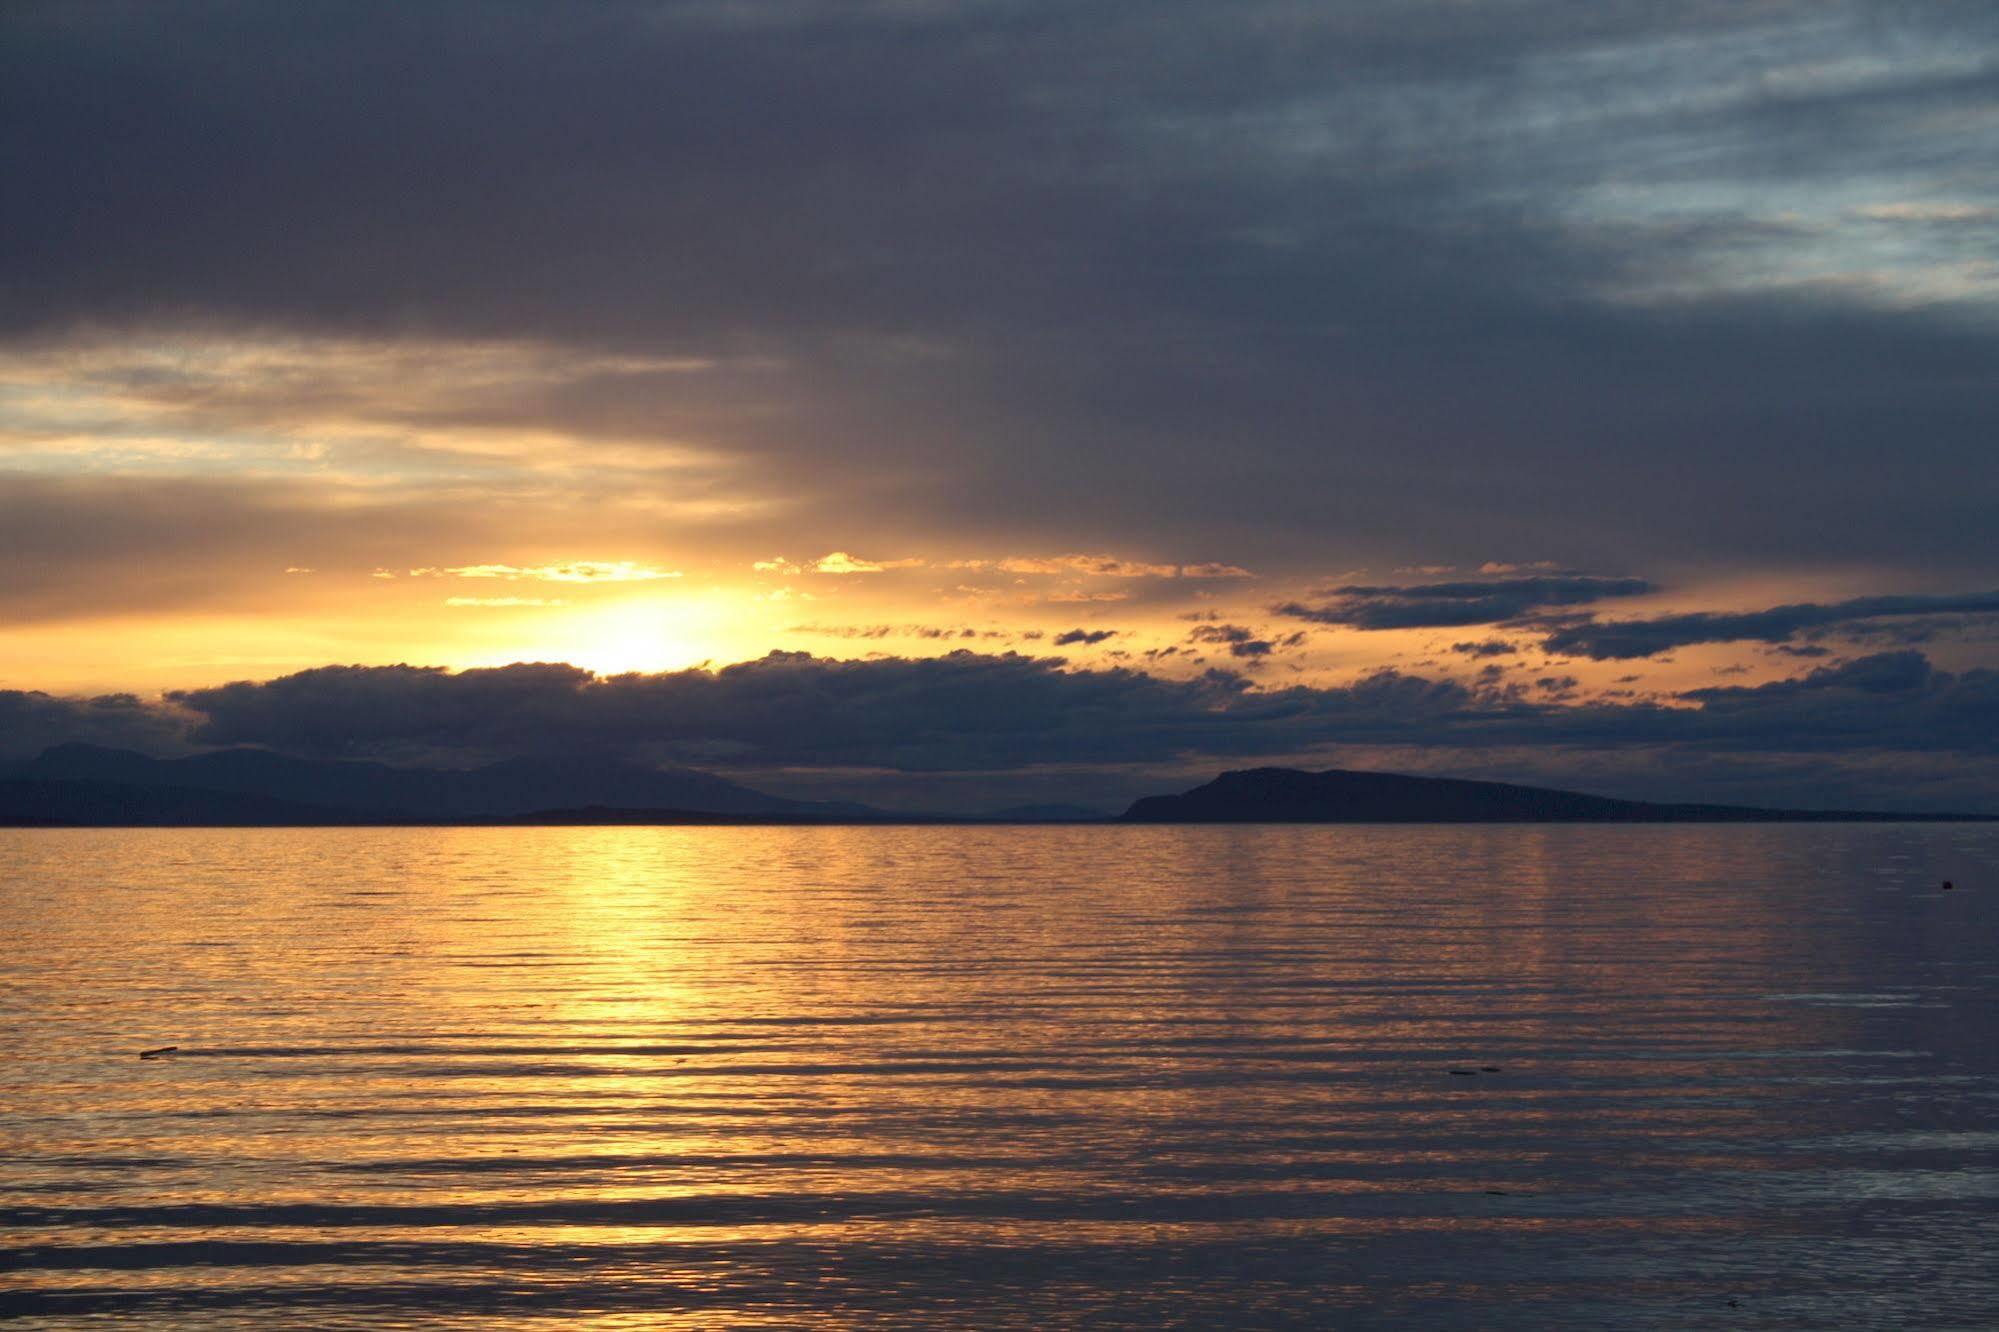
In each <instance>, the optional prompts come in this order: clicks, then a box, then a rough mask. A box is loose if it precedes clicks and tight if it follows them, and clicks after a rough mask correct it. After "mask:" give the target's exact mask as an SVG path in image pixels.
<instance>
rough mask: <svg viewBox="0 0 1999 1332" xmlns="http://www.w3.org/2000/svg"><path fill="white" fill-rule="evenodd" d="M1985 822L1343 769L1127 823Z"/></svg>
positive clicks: (1260, 775) (1287, 778)
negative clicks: (1683, 800) (1628, 796)
mask: <svg viewBox="0 0 1999 1332" xmlns="http://www.w3.org/2000/svg"><path fill="white" fill-rule="evenodd" d="M1994 817H1995V816H1993V815H1989V814H1891V813H1881V812H1877V811H1863V810H1799V809H1760V808H1756V807H1752V806H1745V805H1704V804H1654V803H1652V802H1650V801H1644V800H1614V799H1611V798H1610V797H1608V796H1593V795H1583V794H1581V793H1579V792H1575V791H1558V790H1553V789H1550V788H1547V787H1540V786H1514V785H1510V784H1508V783H1504V782H1470V781H1461V780H1458V779H1456V778H1448V777H1407V776H1403V775H1400V774H1397V773H1389V772H1352V771H1348V770H1345V769H1341V768H1333V769H1329V770H1328V771H1325V772H1301V771H1298V770H1297V769H1295V768H1251V769H1247V770H1244V771H1240V772H1225V773H1223V774H1222V775H1221V776H1219V777H1217V778H1215V780H1213V781H1212V782H1209V783H1208V784H1207V785H1205V786H1197V787H1195V788H1194V789H1193V790H1191V791H1186V792H1182V793H1181V794H1179V795H1166V796H1146V797H1144V798H1143V799H1140V800H1138V801H1135V802H1133V804H1132V806H1131V808H1130V809H1128V810H1126V811H1125V812H1124V816H1123V819H1124V821H1125V822H1127V823H1837V822H1853V821H1862V822H1871V823H1890V822H1914V823H1923V822H1956V821H1986V820H1990V819H1992V818H1994Z"/></svg>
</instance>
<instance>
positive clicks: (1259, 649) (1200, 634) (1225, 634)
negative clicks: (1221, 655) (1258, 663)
mask: <svg viewBox="0 0 1999 1332" xmlns="http://www.w3.org/2000/svg"><path fill="white" fill-rule="evenodd" d="M1183 618H1184V617H1183ZM1187 641H1188V642H1190V643H1209V644H1213V645H1215V646H1218V647H1226V648H1227V649H1228V653H1229V655H1230V656H1231V657H1236V658H1240V659H1243V660H1249V661H1255V660H1257V659H1260V658H1263V657H1268V656H1269V655H1270V654H1271V653H1273V652H1275V651H1277V649H1279V648H1287V647H1297V646H1298V645H1299V644H1300V643H1303V642H1304V641H1305V634H1304V631H1302V630H1300V631H1299V632H1297V633H1291V634H1284V635H1280V636H1276V637H1272V638H1261V637H1258V635H1257V633H1256V631H1255V630H1253V629H1250V628H1248V627H1247V626H1245V625H1240V624H1202V625H1198V626H1196V627H1195V628H1194V629H1193V630H1191V631H1190V632H1189V633H1188V635H1187Z"/></svg>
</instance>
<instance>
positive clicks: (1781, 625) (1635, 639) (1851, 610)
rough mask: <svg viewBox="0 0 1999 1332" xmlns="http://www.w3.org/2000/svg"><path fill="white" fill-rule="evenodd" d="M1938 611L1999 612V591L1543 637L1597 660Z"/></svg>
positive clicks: (1603, 623) (1625, 624) (1588, 627)
mask: <svg viewBox="0 0 1999 1332" xmlns="http://www.w3.org/2000/svg"><path fill="white" fill-rule="evenodd" d="M1939 615H1999V592H1978V593H1972V594H1969V595H1964V596H1883V597H1855V598H1853V599H1851V600H1848V601H1835V602H1829V603H1816V602H1801V603H1799V604H1797V605H1791V606H1773V607H1771V608H1770V609H1769V610H1760V611H1746V612H1742V613H1739V614H1711V613H1705V612H1702V613H1696V614H1691V615H1662V616H1658V617H1656V618H1654V619H1649V620H1590V621H1588V622H1586V623H1581V624H1575V625H1569V626H1565V627H1563V628H1560V629H1557V630H1556V631H1555V632H1554V633H1551V634H1549V635H1548V636H1547V638H1546V639H1545V640H1543V642H1542V647H1543V648H1544V649H1545V650H1546V651H1548V652H1551V653H1559V654H1562V655H1567V656H1582V657H1589V658H1591V659H1592V660H1596V661H1617V660H1628V659H1631V658H1636V657H1653V656H1657V655H1659V654H1660V653H1662V652H1670V651H1671V650H1672V649H1674V648H1677V647H1687V646H1691V645H1693V644H1696V643H1736V642H1743V641H1750V642H1759V643H1786V642H1788V641H1789V640H1790V639H1792V638H1793V637H1795V636H1797V635H1799V634H1803V633H1809V632H1812V631H1814V630H1845V631H1855V630H1861V629H1868V630H1871V629H1875V628H1878V627H1880V624H1881V622H1884V621H1894V620H1909V619H1916V618H1928V617H1933V616H1939Z"/></svg>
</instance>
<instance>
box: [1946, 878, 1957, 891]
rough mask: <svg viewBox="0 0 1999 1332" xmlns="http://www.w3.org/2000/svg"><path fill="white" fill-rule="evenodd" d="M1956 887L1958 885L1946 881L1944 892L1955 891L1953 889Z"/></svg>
mask: <svg viewBox="0 0 1999 1332" xmlns="http://www.w3.org/2000/svg"><path fill="white" fill-rule="evenodd" d="M1955 887H1957V885H1956V884H1954V883H1952V882H1951V881H1950V880H1949V879H1945V880H1944V881H1943V890H1944V891H1945V892H1949V891H1950V890H1951V889H1953V888H1955Z"/></svg>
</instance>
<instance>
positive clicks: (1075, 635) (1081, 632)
mask: <svg viewBox="0 0 1999 1332" xmlns="http://www.w3.org/2000/svg"><path fill="white" fill-rule="evenodd" d="M1118 633H1119V631H1118V630H1116V629H1070V630H1067V631H1066V632H1063V633H1059V634H1057V635H1055V637H1054V638H1053V639H1052V640H1051V641H1052V642H1053V643H1054V644H1055V646H1056V647H1069V646H1070V645H1072V644H1082V645H1083V646H1086V647H1087V646H1089V645H1091V644H1095V643H1102V642H1105V641H1106V640H1108V639H1112V638H1116V637H1117V636H1118Z"/></svg>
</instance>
